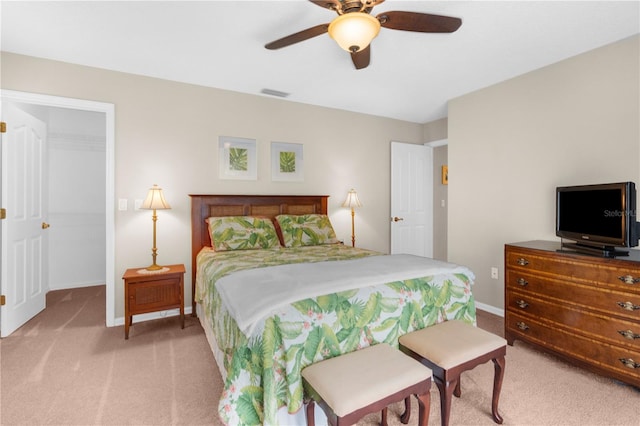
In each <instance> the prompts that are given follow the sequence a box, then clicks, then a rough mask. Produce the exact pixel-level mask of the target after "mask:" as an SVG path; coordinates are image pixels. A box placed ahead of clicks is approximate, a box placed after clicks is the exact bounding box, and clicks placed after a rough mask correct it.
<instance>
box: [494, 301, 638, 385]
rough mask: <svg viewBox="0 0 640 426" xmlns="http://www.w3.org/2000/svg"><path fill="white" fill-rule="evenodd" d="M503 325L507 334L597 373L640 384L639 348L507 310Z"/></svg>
mask: <svg viewBox="0 0 640 426" xmlns="http://www.w3.org/2000/svg"><path fill="white" fill-rule="evenodd" d="M505 327H506V332H507V334H513V335H517V337H518V338H520V339H522V340H524V341H528V342H531V343H534V344H537V345H540V346H541V347H544V348H547V349H550V350H552V351H554V352H556V353H559V354H561V355H564V356H567V357H569V358H572V359H574V360H577V361H579V362H581V363H583V364H586V365H590V366H592V367H594V368H595V369H597V370H598V371H599V372H601V373H604V374H607V375H611V376H613V377H616V378H618V379H620V380H622V381H624V382H626V383H631V384H634V385H635V386H640V351H637V350H633V349H629V348H626V347H619V346H616V345H609V344H607V343H602V342H598V341H595V340H593V339H590V338H587V337H584V336H581V335H578V334H575V333H571V332H569V331H567V330H564V329H558V328H553V327H552V326H551V325H550V324H545V323H543V322H539V321H536V320H535V319H532V318H530V317H526V316H524V315H519V314H516V313H513V312H509V311H507V314H506V318H505Z"/></svg>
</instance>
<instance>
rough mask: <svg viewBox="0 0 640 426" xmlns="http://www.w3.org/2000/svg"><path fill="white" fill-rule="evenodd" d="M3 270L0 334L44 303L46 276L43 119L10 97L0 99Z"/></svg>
mask: <svg viewBox="0 0 640 426" xmlns="http://www.w3.org/2000/svg"><path fill="white" fill-rule="evenodd" d="M2 112H3V117H2V121H4V122H6V126H7V132H6V133H4V134H3V136H2V206H3V207H4V208H5V209H6V219H5V220H3V221H2V251H1V253H2V261H1V263H2V265H1V267H2V272H1V283H0V287H1V288H0V290H2V294H3V295H5V296H6V302H5V305H4V306H2V308H0V314H1V317H0V336H2V337H5V336H8V335H9V334H11V333H13V332H14V331H15V330H16V329H17V328H18V327H20V326H21V325H22V324H24V323H25V322H27V321H28V320H29V319H31V318H32V317H34V316H35V315H36V314H37V313H38V312H40V311H42V310H43V309H44V307H45V297H46V293H47V288H48V286H47V277H48V270H47V265H48V259H47V256H48V252H47V247H48V241H47V234H48V233H47V229H46V228H47V227H48V224H46V221H45V219H46V214H47V196H46V194H47V191H46V188H45V179H44V177H45V176H46V173H45V172H46V170H44V169H45V167H46V164H47V161H46V149H47V148H46V125H45V124H44V123H43V122H42V121H40V120H38V119H36V118H35V117H33V116H31V115H29V114H27V113H26V112H24V111H22V110H21V109H19V108H18V107H17V106H15V105H14V104H12V103H7V102H4V103H3V105H2Z"/></svg>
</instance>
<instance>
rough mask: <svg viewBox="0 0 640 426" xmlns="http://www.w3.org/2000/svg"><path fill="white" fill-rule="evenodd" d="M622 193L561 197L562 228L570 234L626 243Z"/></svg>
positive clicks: (588, 192) (570, 193) (606, 191)
mask: <svg viewBox="0 0 640 426" xmlns="http://www.w3.org/2000/svg"><path fill="white" fill-rule="evenodd" d="M623 201H624V199H623V197H622V196H621V194H620V189H599V190H594V189H592V190H580V191H579V190H574V191H561V192H559V193H558V203H560V205H561V209H560V211H559V212H558V213H559V215H558V227H559V229H560V230H563V231H566V232H574V233H576V234H584V235H590V236H602V237H607V238H614V239H618V240H620V241H623V240H622V238H623V233H622V232H623V228H624V227H623V223H624V219H625V218H624V210H623V209H624V206H623V205H622V204H623Z"/></svg>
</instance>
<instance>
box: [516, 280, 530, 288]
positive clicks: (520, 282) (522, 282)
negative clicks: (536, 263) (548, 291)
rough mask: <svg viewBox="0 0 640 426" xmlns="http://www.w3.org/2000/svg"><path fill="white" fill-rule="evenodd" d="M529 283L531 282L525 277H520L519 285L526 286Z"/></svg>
mask: <svg viewBox="0 0 640 426" xmlns="http://www.w3.org/2000/svg"><path fill="white" fill-rule="evenodd" d="M527 284H529V281H527V280H525V279H524V278H518V285H521V286H522V287H526V286H527Z"/></svg>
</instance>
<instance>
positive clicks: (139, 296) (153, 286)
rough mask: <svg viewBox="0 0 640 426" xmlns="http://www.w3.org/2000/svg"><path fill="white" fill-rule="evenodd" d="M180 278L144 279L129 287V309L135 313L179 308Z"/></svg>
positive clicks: (180, 300) (180, 299)
mask: <svg viewBox="0 0 640 426" xmlns="http://www.w3.org/2000/svg"><path fill="white" fill-rule="evenodd" d="M181 302H182V298H181V295H180V278H179V277H175V278H167V279H159V280H155V281H143V282H139V283H135V284H134V285H130V287H129V310H130V312H131V313H132V314H133V315H137V314H143V313H147V312H154V311H157V310H166V309H174V308H179V307H180V303H181Z"/></svg>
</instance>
